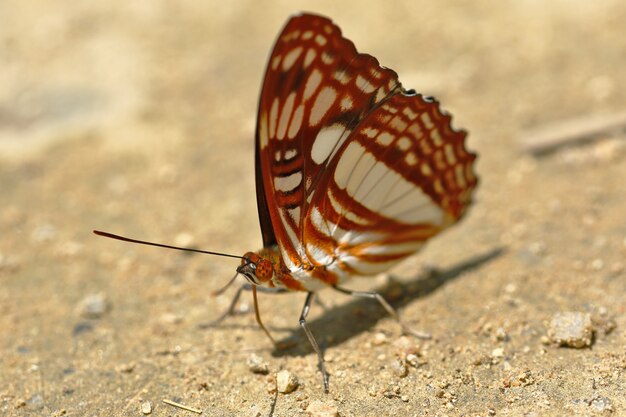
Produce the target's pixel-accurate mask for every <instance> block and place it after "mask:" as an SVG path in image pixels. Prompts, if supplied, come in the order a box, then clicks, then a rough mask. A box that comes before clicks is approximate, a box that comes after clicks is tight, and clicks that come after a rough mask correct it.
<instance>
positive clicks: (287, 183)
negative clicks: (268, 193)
mask: <svg viewBox="0 0 626 417" xmlns="http://www.w3.org/2000/svg"><path fill="white" fill-rule="evenodd" d="M301 182H302V172H300V171H297V172H294V173H293V174H291V175H289V176H288V177H274V189H275V190H276V191H282V192H289V191H292V190H294V189H296V188H297V187H298V185H300V183H301Z"/></svg>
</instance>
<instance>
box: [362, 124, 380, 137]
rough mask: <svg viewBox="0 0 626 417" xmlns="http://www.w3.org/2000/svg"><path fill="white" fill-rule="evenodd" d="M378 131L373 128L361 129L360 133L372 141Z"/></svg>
mask: <svg viewBox="0 0 626 417" xmlns="http://www.w3.org/2000/svg"><path fill="white" fill-rule="evenodd" d="M378 132H379V130H378V129H374V128H373V127H369V126H368V127H365V128H363V130H361V133H362V134H364V135H365V136H367V137H368V138H370V139H374V138H375V137H376V135H378Z"/></svg>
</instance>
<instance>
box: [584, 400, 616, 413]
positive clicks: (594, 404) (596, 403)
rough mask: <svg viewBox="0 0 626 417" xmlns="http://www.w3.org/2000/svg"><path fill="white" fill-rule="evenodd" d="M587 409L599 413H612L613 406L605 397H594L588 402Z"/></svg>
mask: <svg viewBox="0 0 626 417" xmlns="http://www.w3.org/2000/svg"><path fill="white" fill-rule="evenodd" d="M589 407H591V408H593V411H596V412H599V413H601V412H603V411H608V412H611V411H613V404H611V400H609V399H608V398H606V397H595V398H594V399H592V400H591V401H590V402H589Z"/></svg>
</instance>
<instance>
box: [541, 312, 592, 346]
mask: <svg viewBox="0 0 626 417" xmlns="http://www.w3.org/2000/svg"><path fill="white" fill-rule="evenodd" d="M548 337H549V338H550V340H551V341H552V342H553V343H556V344H558V345H559V346H567V347H572V348H584V347H589V346H591V342H592V339H593V327H592V324H591V315H590V314H588V313H581V312H576V311H573V312H572V311H570V312H565V313H557V314H555V315H554V316H553V317H552V320H551V321H550V326H549V328H548Z"/></svg>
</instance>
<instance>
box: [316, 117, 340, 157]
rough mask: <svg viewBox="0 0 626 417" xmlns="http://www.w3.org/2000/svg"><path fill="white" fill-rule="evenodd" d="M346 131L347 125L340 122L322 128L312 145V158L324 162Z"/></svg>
mask: <svg viewBox="0 0 626 417" xmlns="http://www.w3.org/2000/svg"><path fill="white" fill-rule="evenodd" d="M345 132H346V127H345V126H344V125H342V124H340V123H336V124H334V125H331V126H327V127H324V128H322V129H320V131H319V133H318V134H317V136H316V137H315V141H314V142H313V146H312V147H311V159H313V162H315V163H316V164H318V165H319V164H321V163H323V162H324V161H325V160H326V159H327V158H328V157H329V156H330V154H331V152H332V151H333V149H335V148H336V147H335V145H337V143H338V142H339V140H340V139H341V137H342V135H343V134H344V133H345Z"/></svg>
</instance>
